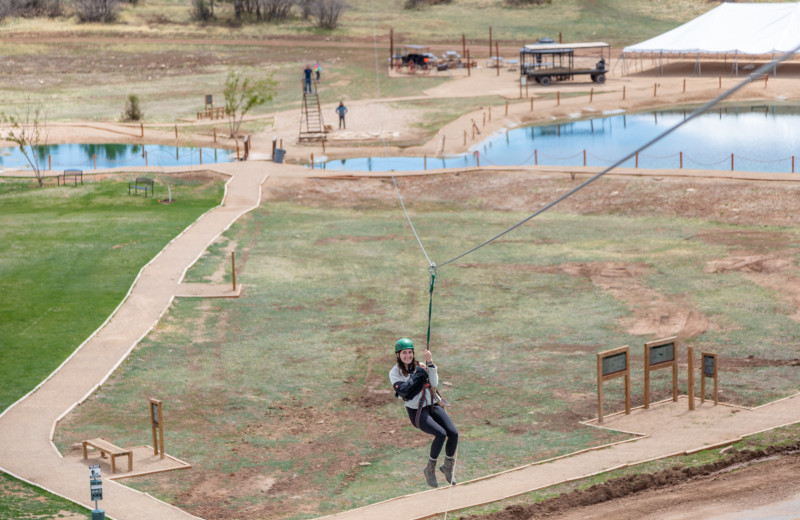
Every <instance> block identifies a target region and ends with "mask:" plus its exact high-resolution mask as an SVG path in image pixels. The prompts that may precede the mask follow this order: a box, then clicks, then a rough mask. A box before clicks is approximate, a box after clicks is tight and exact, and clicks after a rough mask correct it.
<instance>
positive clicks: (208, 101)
mask: <svg viewBox="0 0 800 520" xmlns="http://www.w3.org/2000/svg"><path fill="white" fill-rule="evenodd" d="M213 100H214V98H213V96H212V95H211V94H206V108H208V107H210V106H214V101H213Z"/></svg>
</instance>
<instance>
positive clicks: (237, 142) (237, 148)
mask: <svg viewBox="0 0 800 520" xmlns="http://www.w3.org/2000/svg"><path fill="white" fill-rule="evenodd" d="M236 160H237V161H240V160H241V159H239V140H238V139H237V140H236Z"/></svg>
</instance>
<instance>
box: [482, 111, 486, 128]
mask: <svg viewBox="0 0 800 520" xmlns="http://www.w3.org/2000/svg"><path fill="white" fill-rule="evenodd" d="M481 126H486V112H484V113H483V125H481Z"/></svg>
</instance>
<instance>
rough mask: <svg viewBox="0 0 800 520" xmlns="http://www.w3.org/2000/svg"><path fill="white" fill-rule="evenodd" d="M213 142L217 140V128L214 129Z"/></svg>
mask: <svg viewBox="0 0 800 520" xmlns="http://www.w3.org/2000/svg"><path fill="white" fill-rule="evenodd" d="M214 142H215V143H216V142H217V129H216V128H215V129H214Z"/></svg>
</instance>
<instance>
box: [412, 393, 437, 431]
mask: <svg viewBox="0 0 800 520" xmlns="http://www.w3.org/2000/svg"><path fill="white" fill-rule="evenodd" d="M429 388H433V387H432V386H431V384H430V383H425V384H424V385H423V386H422V390H421V391H420V402H418V403H417V416H416V417H415V418H414V426H416V427H417V428H419V419H420V417H421V416H422V402H421V401H422V399H424V398H425V390H427V389H429ZM432 396H433V392H431V397H432ZM431 400H433V399H431ZM426 406H427V405H426ZM431 406H433V403H431Z"/></svg>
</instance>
